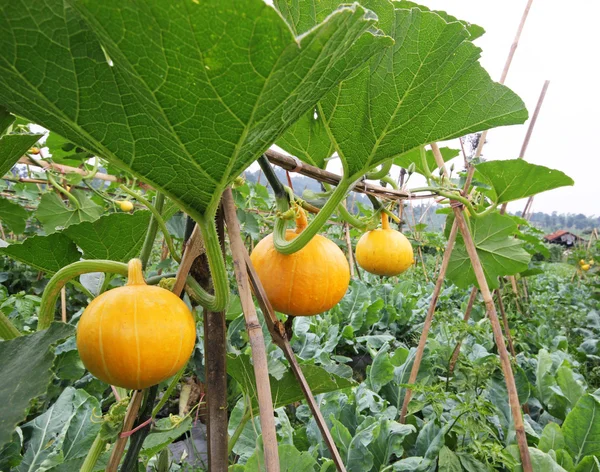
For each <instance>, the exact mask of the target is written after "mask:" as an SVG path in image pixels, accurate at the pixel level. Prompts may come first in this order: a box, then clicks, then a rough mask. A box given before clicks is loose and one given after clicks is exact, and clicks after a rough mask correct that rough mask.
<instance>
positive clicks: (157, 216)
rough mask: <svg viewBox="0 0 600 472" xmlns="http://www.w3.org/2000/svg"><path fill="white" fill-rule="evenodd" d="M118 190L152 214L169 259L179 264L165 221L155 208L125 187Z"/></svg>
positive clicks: (122, 186) (120, 186)
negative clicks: (167, 249) (168, 253)
mask: <svg viewBox="0 0 600 472" xmlns="http://www.w3.org/2000/svg"><path fill="white" fill-rule="evenodd" d="M119 188H120V189H121V190H123V192H125V193H126V194H128V195H130V196H131V197H133V198H135V199H136V200H137V201H138V202H140V203H141V204H142V205H144V206H145V207H146V208H148V210H150V211H151V212H152V216H153V217H154V220H156V223H157V224H158V227H159V228H160V230H161V231H162V233H163V236H164V237H165V243H166V244H167V247H168V248H169V252H170V253H171V257H172V258H173V259H175V260H176V261H177V262H181V257H179V255H177V251H176V250H175V245H174V244H173V239H172V238H171V234H170V233H169V230H168V229H167V225H166V224H165V220H163V218H162V216H161V215H160V212H159V211H158V210H157V209H156V207H155V206H154V205H152V203H150V202H149V201H148V200H146V199H145V198H144V197H142V196H141V195H140V194H138V193H136V192H134V191H133V190H130V189H129V188H127V187H126V186H125V185H123V184H121V185H119Z"/></svg>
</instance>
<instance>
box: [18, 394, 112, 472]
mask: <svg viewBox="0 0 600 472" xmlns="http://www.w3.org/2000/svg"><path fill="white" fill-rule="evenodd" d="M99 411H100V404H99V403H98V400H96V399H95V398H94V397H92V396H91V395H89V394H88V393H87V392H85V391H84V390H76V389H74V388H73V387H67V388H66V389H65V390H63V392H62V393H61V395H60V397H58V399H57V400H56V403H54V404H53V405H52V406H51V407H50V408H48V409H47V410H46V411H45V412H44V413H43V414H42V415H40V416H38V417H37V418H35V419H33V420H32V421H30V422H29V423H26V424H25V425H23V428H22V429H23V434H24V435H25V436H26V437H27V438H28V441H27V444H26V451H25V454H24V456H23V462H21V464H20V466H19V467H18V468H17V469H16V470H17V472H30V471H33V470H47V469H48V468H49V467H50V466H55V465H59V464H62V463H65V462H68V461H72V460H75V459H79V458H83V457H85V456H86V455H87V453H88V451H89V449H90V447H91V445H92V443H93V442H94V439H95V438H96V435H97V434H98V432H99V431H100V422H98V421H94V420H93V415H94V414H96V415H97V414H98V412H99Z"/></svg>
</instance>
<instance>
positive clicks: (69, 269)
mask: <svg viewBox="0 0 600 472" xmlns="http://www.w3.org/2000/svg"><path fill="white" fill-rule="evenodd" d="M90 272H109V273H112V274H119V275H123V276H127V264H125V263H123V262H115V261H105V260H89V261H78V262H73V263H72V264H69V265H68V266H65V267H63V268H62V269H60V270H59V271H58V272H57V273H56V274H54V276H52V278H51V279H50V281H49V282H48V285H46V288H45V289H44V293H43V295H42V300H41V305H40V314H39V318H38V328H37V329H38V331H40V330H42V329H46V328H48V327H49V326H50V323H52V320H53V319H54V309H55V307H56V300H57V298H58V296H59V295H60V290H61V289H62V288H63V287H64V286H65V284H66V283H67V282H68V281H69V280H71V279H72V278H74V277H78V276H80V275H81V274H88V273H90Z"/></svg>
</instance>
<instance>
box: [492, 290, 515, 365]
mask: <svg viewBox="0 0 600 472" xmlns="http://www.w3.org/2000/svg"><path fill="white" fill-rule="evenodd" d="M494 293H495V294H496V300H498V308H500V315H501V316H502V324H503V326H504V336H506V340H507V341H508V348H509V349H510V353H511V354H512V356H513V357H517V353H516V352H515V345H514V344H513V340H512V336H511V335H510V328H509V327H508V318H507V317H506V311H505V310H504V303H503V302H502V295H501V294H500V290H498V289H496V290H494Z"/></svg>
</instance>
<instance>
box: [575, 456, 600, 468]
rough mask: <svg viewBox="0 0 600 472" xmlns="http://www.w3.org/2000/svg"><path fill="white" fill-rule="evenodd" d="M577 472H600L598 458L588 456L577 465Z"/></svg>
mask: <svg viewBox="0 0 600 472" xmlns="http://www.w3.org/2000/svg"><path fill="white" fill-rule="evenodd" d="M575 472H600V461H599V460H598V458H597V457H596V456H586V457H584V458H583V459H582V461H581V462H580V463H579V464H577V467H575Z"/></svg>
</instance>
